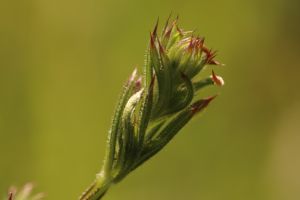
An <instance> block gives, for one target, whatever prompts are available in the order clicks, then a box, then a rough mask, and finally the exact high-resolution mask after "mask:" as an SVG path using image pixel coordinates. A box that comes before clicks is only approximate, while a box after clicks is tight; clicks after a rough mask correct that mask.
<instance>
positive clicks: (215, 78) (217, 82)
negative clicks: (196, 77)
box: [210, 70, 225, 86]
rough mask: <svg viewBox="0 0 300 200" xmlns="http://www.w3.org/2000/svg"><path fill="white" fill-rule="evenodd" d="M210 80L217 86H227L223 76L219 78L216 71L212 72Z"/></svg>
mask: <svg viewBox="0 0 300 200" xmlns="http://www.w3.org/2000/svg"><path fill="white" fill-rule="evenodd" d="M210 78H211V79H212V80H213V82H214V84H215V85H218V86H223V85H224V84H225V82H224V80H223V78H222V77H221V76H217V75H216V74H215V72H214V70H212V72H211V76H210Z"/></svg>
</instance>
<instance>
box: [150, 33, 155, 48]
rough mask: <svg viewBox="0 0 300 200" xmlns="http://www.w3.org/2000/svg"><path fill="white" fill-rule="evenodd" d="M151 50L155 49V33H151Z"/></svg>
mask: <svg viewBox="0 0 300 200" xmlns="http://www.w3.org/2000/svg"><path fill="white" fill-rule="evenodd" d="M150 48H151V49H154V48H155V37H154V35H153V33H150Z"/></svg>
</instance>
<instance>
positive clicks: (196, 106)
mask: <svg viewBox="0 0 300 200" xmlns="http://www.w3.org/2000/svg"><path fill="white" fill-rule="evenodd" d="M216 97H217V95H215V96H211V97H208V98H205V99H201V100H199V101H196V102H195V103H193V104H192V105H191V112H192V114H193V115H195V114H197V113H198V112H200V111H202V110H203V109H204V108H206V107H207V106H208V104H209V103H210V102H211V101H212V100H213V99H214V98H216Z"/></svg>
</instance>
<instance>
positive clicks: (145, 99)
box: [80, 19, 224, 200]
mask: <svg viewBox="0 0 300 200" xmlns="http://www.w3.org/2000/svg"><path fill="white" fill-rule="evenodd" d="M215 57H216V51H213V50H211V49H208V48H207V47H206V46H205V44H204V38H203V37H199V36H193V32H191V31H184V30H182V29H181V28H179V27H178V24H177V19H176V20H174V21H173V22H169V20H168V21H167V23H166V25H165V26H164V28H163V29H162V32H161V34H158V23H157V24H156V26H155V27H154V30H153V31H152V32H151V33H150V40H149V48H148V49H147V52H146V58H145V65H144V73H143V76H142V78H141V77H140V76H138V75H137V70H134V72H133V74H132V75H131V76H130V78H129V80H128V81H127V83H126V84H125V86H124V90H123V93H122V95H121V98H120V99H119V103H118V106H117V109H116V110H115V113H114V117H113V121H112V127H111V129H110V132H109V137H108V146H107V154H106V157H105V162H104V166H103V169H102V171H101V173H99V175H98V176H97V179H96V182H95V183H94V184H93V185H92V186H91V187H90V188H89V189H88V190H87V192H85V193H84V194H83V195H82V197H81V198H80V199H81V200H89V199H100V198H101V197H102V196H103V195H104V193H105V192H106V191H107V189H108V188H109V186H110V185H111V184H112V183H117V182H119V181H120V180H122V179H123V178H124V177H126V175H127V174H129V173H130V172H131V171H133V170H134V169H135V168H137V167H138V166H140V165H141V164H142V163H144V162H145V161H146V160H148V159H149V158H151V157H152V156H153V155H155V154H156V153H157V152H159V151H160V150H161V149H162V148H163V147H164V146H165V145H166V144H167V143H168V142H169V141H170V140H171V139H172V138H173V137H174V136H175V135H176V134H177V133H178V132H179V131H180V130H181V128H183V127H184V126H185V125H186V124H187V123H188V122H189V121H190V120H191V119H192V117H194V116H195V114H197V113H199V112H201V111H202V110H203V109H204V108H206V107H207V106H208V104H209V103H210V102H211V101H212V100H213V99H214V98H215V97H216V96H212V97H207V98H204V99H196V94H197V93H198V92H199V91H200V90H201V89H202V88H203V87H205V86H209V85H218V86H221V85H223V84H224V81H223V79H222V78H221V77H220V76H217V75H216V74H215V73H214V71H212V75H211V76H210V77H207V78H204V79H202V80H197V79H198V78H197V75H198V74H199V73H200V72H201V71H202V70H203V69H204V68H205V67H206V66H207V65H220V63H219V62H218V61H216V60H215Z"/></svg>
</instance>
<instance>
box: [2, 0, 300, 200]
mask: <svg viewBox="0 0 300 200" xmlns="http://www.w3.org/2000/svg"><path fill="white" fill-rule="evenodd" d="M299 8H300V3H299V1H296V0H294V1H293V0H265V1H261V0H253V1H246V0H228V1H221V0H211V1H199V0H193V1H178V0H177V1H174V0H173V1H159V0H152V1H138V0H135V1H111V0H110V1H109V0H85V1H82V0H81V1H80V0H73V1H67V0H60V1H58V0H51V1H50V0H48V1H38V0H27V1H12V0H1V1H0V197H1V194H3V195H4V194H5V193H6V191H7V188H8V187H9V186H11V185H17V186H21V185H23V184H24V183H26V182H27V181H33V182H34V183H35V184H36V185H37V189H36V190H38V191H44V192H45V193H46V195H47V199H56V200H63V199H77V197H78V196H79V195H80V193H81V192H82V191H83V190H84V189H85V188H86V187H87V186H88V185H89V184H90V183H91V182H92V180H93V179H94V177H95V174H96V173H97V172H98V171H99V170H100V167H101V164H102V158H103V156H104V149H105V146H104V145H105V141H106V134H107V130H108V128H109V125H110V121H111V115H112V112H113V109H114V106H115V102H116V100H117V98H118V95H119V92H120V90H121V87H122V84H123V83H124V81H125V80H126V79H127V77H128V75H129V74H130V73H131V71H132V70H133V68H134V67H135V66H139V69H141V66H142V64H143V57H144V50H145V49H146V46H147V43H148V36H149V31H150V30H151V29H152V27H153V26H154V24H155V21H156V19H157V17H160V19H161V22H162V23H163V21H164V20H165V19H166V18H167V16H168V15H169V14H170V12H171V11H173V13H175V14H177V13H178V14H179V15H180V21H179V24H180V26H181V27H183V28H184V29H186V30H189V29H194V28H196V29H197V32H198V33H199V34H200V35H202V36H205V37H206V44H207V45H208V46H209V47H212V48H214V49H217V50H218V51H219V55H218V60H220V61H221V62H223V63H226V67H215V71H216V72H217V73H218V74H221V75H222V76H223V77H224V79H225V81H226V84H225V86H224V87H223V88H217V89H208V90H207V91H206V93H207V94H208V93H209V94H215V93H220V96H219V97H218V98H217V99H216V100H215V101H214V102H213V103H212V104H211V106H210V107H209V108H208V109H207V111H206V112H205V114H203V115H201V116H198V117H197V118H196V119H194V120H193V121H192V122H191V123H189V124H188V125H187V126H186V127H185V128H184V130H182V131H181V132H180V134H178V135H177V136H176V138H175V139H174V140H173V141H172V142H171V143H170V144H169V145H168V146H167V147H166V148H165V149H164V150H163V151H162V152H160V153H159V154H158V155H157V156H155V157H154V158H153V159H151V160H150V161H149V162H147V163H146V164H145V165H143V166H142V167H140V168H139V169H138V170H136V171H135V172H134V173H132V174H131V175H130V176H128V177H127V178H126V179H125V180H124V181H122V182H121V183H120V184H118V185H116V186H114V187H113V188H111V190H110V191H109V193H108V194H107V196H106V197H105V199H107V200H119V199H122V200H127V199H130V200H140V199H143V200H153V199H162V200H179V199H180V200H181V199H189V200H241V199H243V200H254V199H255V200H298V199H300V157H299V155H300V92H299V86H300V85H299V73H300V64H299V52H300V37H299V36H300V26H299V21H300V12H299Z"/></svg>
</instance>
